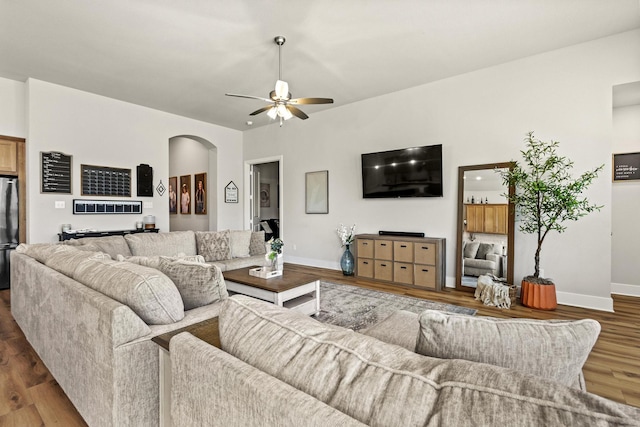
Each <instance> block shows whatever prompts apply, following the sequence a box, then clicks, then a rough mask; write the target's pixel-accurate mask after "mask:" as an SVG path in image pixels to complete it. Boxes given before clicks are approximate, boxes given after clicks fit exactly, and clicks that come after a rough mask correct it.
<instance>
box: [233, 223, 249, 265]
mask: <svg viewBox="0 0 640 427" xmlns="http://www.w3.org/2000/svg"><path fill="white" fill-rule="evenodd" d="M250 243H251V230H229V247H230V248H231V258H249V245H250Z"/></svg>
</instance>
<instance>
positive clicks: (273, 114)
mask: <svg viewBox="0 0 640 427" xmlns="http://www.w3.org/2000/svg"><path fill="white" fill-rule="evenodd" d="M277 115H278V110H277V108H276V107H275V106H273V107H271V109H270V110H269V111H267V116H269V118H270V119H271V120H275V119H276V116H277Z"/></svg>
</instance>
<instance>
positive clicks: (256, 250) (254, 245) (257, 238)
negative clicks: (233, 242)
mask: <svg viewBox="0 0 640 427" xmlns="http://www.w3.org/2000/svg"><path fill="white" fill-rule="evenodd" d="M266 253H267V247H266V246H265V241H264V231H254V232H252V233H251V243H249V255H251V256H254V255H264V254H266Z"/></svg>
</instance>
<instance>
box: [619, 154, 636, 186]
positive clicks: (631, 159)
mask: <svg viewBox="0 0 640 427" xmlns="http://www.w3.org/2000/svg"><path fill="white" fill-rule="evenodd" d="M638 179H640V153H622V154H614V155H613V180H614V181H631V180H638Z"/></svg>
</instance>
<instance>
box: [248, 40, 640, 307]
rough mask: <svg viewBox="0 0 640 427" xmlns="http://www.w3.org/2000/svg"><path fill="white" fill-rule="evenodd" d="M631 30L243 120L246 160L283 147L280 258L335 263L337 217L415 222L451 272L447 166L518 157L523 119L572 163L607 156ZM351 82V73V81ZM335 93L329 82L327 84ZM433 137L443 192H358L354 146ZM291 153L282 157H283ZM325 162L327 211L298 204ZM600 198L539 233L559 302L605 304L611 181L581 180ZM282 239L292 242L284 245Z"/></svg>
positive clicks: (521, 270) (522, 265) (529, 258)
mask: <svg viewBox="0 0 640 427" xmlns="http://www.w3.org/2000/svg"><path fill="white" fill-rule="evenodd" d="M638 51H640V31H633V32H628V33H623V34H620V35H616V36H612V37H609V38H604V39H600V40H596V41H593V42H589V43H584V44H580V45H576V46H573V47H569V48H565V49H561V50H557V51H553V52H548V53H544V54H541V55H536V56H532V57H528V58H524V59H522V60H518V61H514V62H510V63H506V64H503V65H499V66H496V67H491V68H487V69H483V70H479V71H476V72H472V73H468V74H464V75H460V76H457V77H452V78H449V79H445V80H441V81H438V82H435V83H432V84H428V85H424V86H420V87H416V88H413V89H409V90H405V91H401V92H396V93H392V94H389V95H385V96H381V97H378V98H374V99H369V100H365V101H362V102H358V103H353V104H349V105H344V106H342V107H338V108H335V109H331V110H327V111H323V112H320V113H315V114H314V112H313V107H312V106H310V107H308V108H307V109H306V111H308V113H310V119H309V120H305V121H300V120H295V119H292V120H289V121H287V122H286V123H285V124H284V126H283V127H279V126H278V125H277V124H276V125H272V126H267V127H262V128H257V129H253V130H251V131H247V132H245V135H244V142H245V153H244V157H245V159H246V160H250V159H255V158H262V157H268V156H273V155H278V154H282V155H283V158H284V159H285V163H284V165H285V168H284V182H285V184H284V188H283V194H285V195H286V198H285V203H284V217H285V218H286V219H285V221H284V227H286V236H284V239H285V245H286V246H285V257H286V259H287V260H288V261H293V262H300V263H303V264H309V265H316V266H323V267H330V268H336V269H337V268H338V262H339V259H340V254H341V250H340V245H339V243H338V238H337V236H336V232H335V229H336V226H337V225H338V224H339V223H345V224H352V223H356V224H357V231H358V232H360V233H365V232H367V233H376V232H378V230H399V231H422V232H424V233H426V235H427V236H435V237H444V238H446V239H447V252H446V253H447V257H446V258H447V277H448V283H449V284H452V283H453V277H454V276H455V262H454V260H455V257H454V254H455V235H456V226H455V219H456V205H457V203H456V200H457V197H456V191H457V168H458V166H463V165H474V164H484V163H493V162H504V161H509V160H511V159H518V158H519V151H520V150H521V149H522V148H523V147H524V145H523V139H524V138H525V134H526V133H527V132H528V131H531V130H533V131H535V132H536V136H537V137H539V138H542V139H551V138H552V139H556V140H559V141H561V149H560V151H561V154H566V155H569V156H570V157H571V159H572V160H574V161H575V167H576V172H582V171H584V170H586V169H589V168H593V167H595V166H598V165H600V164H603V163H604V164H605V171H609V170H610V166H611V142H612V129H611V114H612V113H611V111H612V104H611V96H612V95H611V91H612V86H613V85H615V84H619V83H623V82H629V81H636V80H639V77H640V55H638V54H637V52H638ZM352 83H353V84H357V82H352ZM332 95H333V96H335V98H336V101H337V102H338V103H339V102H340V98H339V96H340V94H339V93H336V94H332ZM430 144H443V162H444V175H443V178H444V197H442V198H435V199H434V198H429V199H407V200H364V199H362V195H361V171H360V154H361V153H364V152H372V151H379V150H390V149H395V148H403V147H412V146H419V145H430ZM288 159H291V161H288ZM323 169H327V170H329V197H330V201H329V214H328V215H305V213H304V173H305V172H309V171H315V170H323ZM587 195H588V197H589V198H590V199H591V200H592V201H593V202H595V203H598V204H602V205H605V207H604V208H603V209H602V211H600V212H598V213H594V214H591V215H589V216H587V217H585V218H583V219H581V220H580V221H579V222H577V223H575V224H569V228H568V230H567V231H566V232H565V233H563V234H562V235H557V234H554V235H550V236H549V237H548V238H547V241H546V242H545V246H544V248H543V251H542V268H544V270H545V272H546V273H547V275H548V276H549V277H552V278H553V279H554V280H555V282H556V286H557V289H558V300H559V302H560V303H563V304H572V305H581V306H590V307H596V308H601V309H605V310H611V309H612V300H611V297H610V288H611V237H610V233H611V204H610V202H611V183H610V176H609V173H608V172H605V173H603V174H602V176H601V178H599V179H598V180H597V181H596V182H595V183H594V185H593V186H592V187H591V188H590V189H589V191H588V194H587ZM293 245H295V246H296V248H297V250H293ZM534 251H535V242H534V238H533V236H530V235H522V234H520V233H518V234H517V235H516V238H515V260H514V261H515V266H514V272H515V277H516V280H520V278H522V277H523V276H525V275H527V274H530V273H531V272H532V270H533V254H534Z"/></svg>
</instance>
